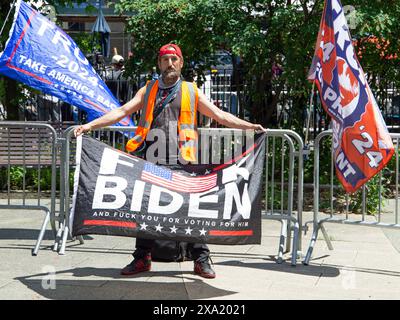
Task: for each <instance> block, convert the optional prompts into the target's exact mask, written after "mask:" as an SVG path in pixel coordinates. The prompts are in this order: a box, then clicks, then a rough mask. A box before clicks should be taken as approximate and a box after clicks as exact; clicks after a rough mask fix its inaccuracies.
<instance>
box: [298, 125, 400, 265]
mask: <svg viewBox="0 0 400 320" xmlns="http://www.w3.org/2000/svg"><path fill="white" fill-rule="evenodd" d="M390 136H391V137H392V140H393V144H394V146H395V155H394V156H393V158H392V161H393V162H392V166H393V164H394V166H393V168H392V170H390V169H389V166H387V167H386V169H384V170H385V173H383V170H382V171H380V172H379V173H378V175H377V178H376V179H377V180H378V181H376V180H375V181H372V182H368V183H366V184H365V185H363V187H361V189H360V190H359V191H357V192H356V193H355V194H354V195H349V194H345V193H344V189H343V187H341V186H339V184H338V183H337V182H336V183H335V179H336V178H335V170H334V161H333V146H332V143H328V145H327V146H325V148H329V152H330V158H329V159H330V166H329V168H328V170H329V172H326V171H328V170H325V172H324V175H326V174H328V175H329V184H328V185H325V186H324V187H325V188H324V189H325V190H327V189H328V190H329V194H328V198H329V207H328V208H327V209H328V211H329V214H328V217H323V218H320V214H321V210H322V208H321V202H320V197H321V190H322V186H321V183H320V180H321V172H320V163H321V161H320V154H321V152H322V150H323V147H322V144H323V142H324V140H326V139H327V138H331V137H332V130H328V131H324V132H322V133H320V134H319V135H318V136H317V137H316V139H315V143H314V146H315V148H314V214H313V220H312V221H309V222H307V223H306V224H305V227H306V229H307V225H308V224H309V223H312V224H313V233H312V236H311V240H310V244H309V247H308V250H307V254H306V256H305V259H304V261H303V263H304V264H305V265H308V264H309V262H310V259H311V256H312V253H313V249H314V246H315V243H316V241H317V237H318V233H319V230H321V232H322V235H323V237H324V240H325V241H326V243H327V246H328V249H329V250H333V245H332V243H331V241H330V239H329V236H328V233H327V231H326V229H325V227H324V224H325V223H340V224H348V225H357V226H367V227H376V228H391V229H399V228H400V224H399V201H398V194H399V193H398V189H399V140H400V134H398V133H391V134H390ZM325 151H326V149H325ZM393 178H394V182H393V181H391V180H392V179H393ZM325 179H326V178H325ZM384 180H386V182H387V181H389V183H387V184H388V185H389V188H393V189H394V210H392V211H389V212H386V213H385V219H384V220H385V221H383V219H382V217H383V215H382V201H383V194H382V191H383V181H384ZM393 183H394V184H393ZM370 184H375V187H374V188H372V187H371V188H369V186H370ZM376 185H377V186H376ZM373 197H377V199H378V202H377V208H373V209H374V210H376V211H377V212H374V213H376V214H375V215H373V216H371V215H368V212H367V211H368V208H367V206H368V202H367V199H368V198H369V200H371V198H373ZM339 199H340V200H341V203H340V202H339ZM352 199H356V201H359V203H360V204H359V207H360V210H361V214H360V218H359V219H354V218H353V217H350V205H351V203H352ZM339 205H340V206H341V207H342V208H343V209H340V208H339ZM340 211H342V212H340ZM390 215H393V217H390ZM388 219H389V220H392V221H387V220H388Z"/></svg>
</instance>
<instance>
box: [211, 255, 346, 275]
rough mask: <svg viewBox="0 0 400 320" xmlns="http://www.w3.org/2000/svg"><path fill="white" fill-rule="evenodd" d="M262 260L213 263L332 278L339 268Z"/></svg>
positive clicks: (338, 273) (337, 273) (338, 271)
mask: <svg viewBox="0 0 400 320" xmlns="http://www.w3.org/2000/svg"><path fill="white" fill-rule="evenodd" d="M264 260H265V262H243V261H237V260H231V261H223V262H215V263H214V264H215V265H221V266H231V267H239V268H254V269H260V270H268V271H279V272H285V273H293V274H300V275H304V276H312V277H329V278H333V277H337V276H339V275H340V270H339V269H338V268H335V267H327V266H313V265H308V266H305V265H303V264H301V263H298V264H297V265H296V267H294V266H292V265H291V264H290V262H289V263H288V262H283V263H281V264H278V263H276V262H275V261H274V259H264Z"/></svg>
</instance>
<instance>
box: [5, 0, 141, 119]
mask: <svg viewBox="0 0 400 320" xmlns="http://www.w3.org/2000/svg"><path fill="white" fill-rule="evenodd" d="M0 73H2V74H4V75H5V76H7V77H10V78H13V79H15V80H17V81H20V82H22V83H25V84H27V85H28V86H30V87H32V88H35V89H37V90H40V91H42V92H44V93H46V94H50V95H52V96H56V97H58V98H60V99H61V100H63V101H65V102H67V103H69V104H71V105H74V106H76V107H78V108H80V109H82V110H84V111H86V112H87V115H88V119H89V121H91V120H93V119H96V118H98V117H100V116H102V115H104V114H105V113H107V112H108V111H110V110H112V109H116V108H118V107H120V104H119V102H118V100H117V99H116V98H115V97H114V96H113V94H112V93H111V92H110V90H109V89H108V88H107V86H106V85H105V83H104V82H103V81H102V80H101V78H100V77H99V75H98V74H97V73H96V71H95V70H94V68H93V67H92V66H91V65H90V63H89V61H88V60H87V59H86V57H85V55H84V54H83V53H82V52H81V50H80V49H79V47H78V46H77V45H76V43H75V42H74V41H73V40H72V39H71V38H70V37H69V36H68V35H67V34H66V33H65V32H64V31H63V30H62V29H60V28H59V27H58V26H57V25H55V24H54V23H53V22H51V21H50V20H48V19H47V18H45V17H44V16H42V15H41V14H40V13H38V12H37V11H35V10H33V9H32V8H31V7H30V6H29V5H27V4H26V3H25V2H23V1H21V0H19V1H18V2H17V4H16V8H15V16H14V21H13V25H12V27H11V30H10V36H9V39H8V40H7V43H6V48H5V50H4V51H3V52H2V53H0ZM116 125H119V126H134V124H133V122H132V120H131V119H130V117H126V118H125V119H122V120H121V121H120V122H119V123H118V124H116Z"/></svg>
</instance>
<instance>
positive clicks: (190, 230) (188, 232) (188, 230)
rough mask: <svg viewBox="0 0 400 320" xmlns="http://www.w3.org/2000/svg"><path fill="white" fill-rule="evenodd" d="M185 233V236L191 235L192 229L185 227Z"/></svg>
mask: <svg viewBox="0 0 400 320" xmlns="http://www.w3.org/2000/svg"><path fill="white" fill-rule="evenodd" d="M185 231H186V233H185V234H192V231H193V229H190V227H187V229H185Z"/></svg>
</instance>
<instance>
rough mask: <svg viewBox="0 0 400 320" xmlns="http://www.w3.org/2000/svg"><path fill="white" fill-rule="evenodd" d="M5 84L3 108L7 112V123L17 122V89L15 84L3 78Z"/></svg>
mask: <svg viewBox="0 0 400 320" xmlns="http://www.w3.org/2000/svg"><path fill="white" fill-rule="evenodd" d="M4 80H5V81H4V84H5V90H6V92H5V97H4V103H3V104H4V108H5V110H6V112H7V120H8V121H18V120H19V113H18V99H17V95H18V89H17V82H16V81H15V80H13V79H10V78H4Z"/></svg>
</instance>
